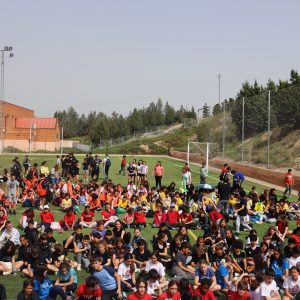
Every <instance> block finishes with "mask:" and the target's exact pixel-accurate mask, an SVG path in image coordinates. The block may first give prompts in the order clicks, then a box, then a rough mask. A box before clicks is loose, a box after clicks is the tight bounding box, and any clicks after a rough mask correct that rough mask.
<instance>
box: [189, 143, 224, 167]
mask: <svg viewBox="0 0 300 300" xmlns="http://www.w3.org/2000/svg"><path fill="white" fill-rule="evenodd" d="M218 151H219V144H217V143H204V142H190V141H188V142H187V153H186V161H187V163H188V164H189V165H190V162H194V163H199V164H201V163H202V162H205V163H206V168H207V170H208V167H209V160H210V159H211V158H213V157H215V156H216V154H217V152H218Z"/></svg>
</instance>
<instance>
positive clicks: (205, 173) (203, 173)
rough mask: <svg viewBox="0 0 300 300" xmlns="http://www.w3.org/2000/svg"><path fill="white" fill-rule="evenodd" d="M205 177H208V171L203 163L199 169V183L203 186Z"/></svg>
mask: <svg viewBox="0 0 300 300" xmlns="http://www.w3.org/2000/svg"><path fill="white" fill-rule="evenodd" d="M207 177H208V169H207V167H206V164H205V162H203V163H202V166H201V168H200V183H201V184H205V183H206V179H207Z"/></svg>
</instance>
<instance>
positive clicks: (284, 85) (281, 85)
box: [278, 80, 290, 90]
mask: <svg viewBox="0 0 300 300" xmlns="http://www.w3.org/2000/svg"><path fill="white" fill-rule="evenodd" d="M289 86H290V85H289V83H288V81H287V80H279V85H278V89H279V90H282V89H286V88H288V87H289Z"/></svg>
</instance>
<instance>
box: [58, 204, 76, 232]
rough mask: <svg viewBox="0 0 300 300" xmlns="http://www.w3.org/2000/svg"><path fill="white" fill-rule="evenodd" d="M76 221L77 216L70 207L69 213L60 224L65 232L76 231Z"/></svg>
mask: <svg viewBox="0 0 300 300" xmlns="http://www.w3.org/2000/svg"><path fill="white" fill-rule="evenodd" d="M75 221H76V215H75V214H74V210H73V208H72V207H69V208H68V210H67V213H66V214H65V215H64V219H63V220H60V221H59V224H60V226H61V228H62V229H63V230H74V225H75Z"/></svg>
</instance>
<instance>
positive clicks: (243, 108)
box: [242, 97, 245, 163]
mask: <svg viewBox="0 0 300 300" xmlns="http://www.w3.org/2000/svg"><path fill="white" fill-rule="evenodd" d="M242 101H243V102H242V163H244V137H245V98H244V97H243V99H242Z"/></svg>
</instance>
